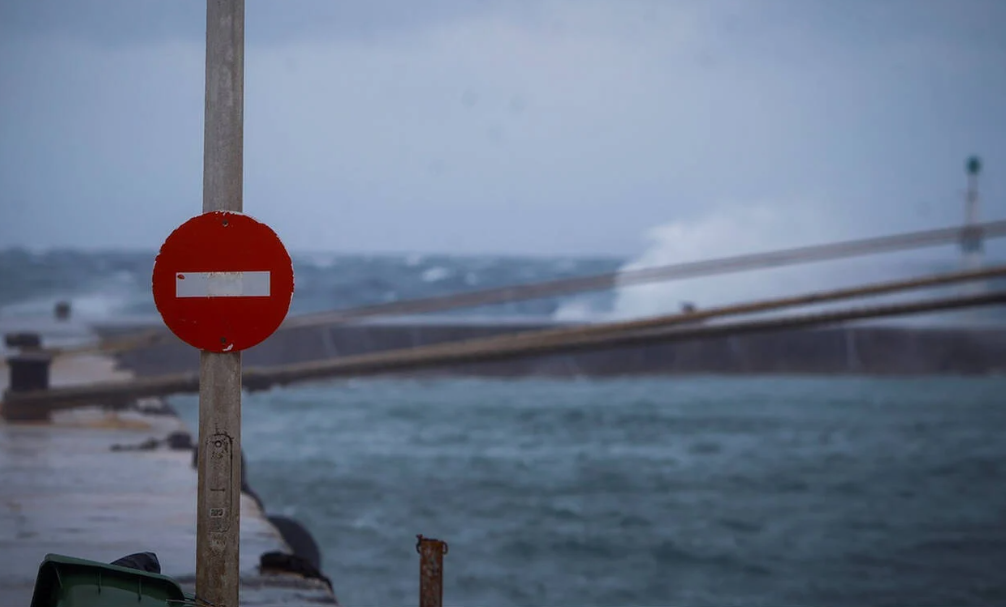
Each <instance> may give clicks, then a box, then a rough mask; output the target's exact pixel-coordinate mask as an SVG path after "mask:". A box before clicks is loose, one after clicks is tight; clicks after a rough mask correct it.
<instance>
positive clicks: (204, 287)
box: [153, 211, 293, 352]
mask: <svg viewBox="0 0 1006 607" xmlns="http://www.w3.org/2000/svg"><path fill="white" fill-rule="evenodd" d="M153 291H154V304H155V305H156V306H157V311H158V312H160V313H161V317H162V318H163V319H164V324H166V325H167V326H168V328H169V329H171V331H172V332H173V333H174V334H175V335H177V336H178V337H179V339H181V340H182V341H184V342H185V343H187V344H189V345H191V346H195V347H196V348H199V349H200V350H207V351H209V352H237V351H240V350H245V349H247V348H250V347H252V346H254V345H256V344H258V343H260V342H262V341H263V340H264V339H265V338H267V337H269V336H270V335H272V333H273V332H274V331H275V330H276V329H277V328H279V326H280V324H281V323H282V322H283V319H284V318H286V314H287V312H288V311H289V309H290V301H291V299H292V298H293V263H292V262H291V260H290V254H289V253H287V250H286V247H284V246H283V243H282V242H281V241H280V239H279V237H278V236H276V233H275V232H273V231H272V230H271V229H270V228H269V226H267V225H265V224H263V223H260V222H258V221H256V220H254V219H252V218H251V217H248V216H247V215H242V214H241V213H233V212H228V211H213V212H210V213H204V214H202V215H198V216H196V217H193V218H192V219H190V220H188V221H186V222H185V223H183V224H182V225H181V226H179V227H178V228H177V229H176V230H175V231H174V232H172V233H171V235H170V236H168V239H167V240H166V241H164V245H162V246H161V251H160V253H158V255H157V259H156V260H155V261H154V274H153Z"/></svg>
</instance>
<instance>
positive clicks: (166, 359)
mask: <svg viewBox="0 0 1006 607" xmlns="http://www.w3.org/2000/svg"><path fill="white" fill-rule="evenodd" d="M554 326H555V325H551V324H547V323H514V322H493V321H484V322H474V323H473V322H460V321H452V320H427V321H418V320H417V321H406V322H400V321H399V322H368V323H362V324H354V325H336V326H329V327H307V328H300V329H289V330H284V331H280V332H277V333H276V334H274V335H273V336H272V337H270V338H269V339H268V340H267V341H266V342H264V343H262V344H261V345H259V346H257V347H255V348H252V349H251V350H248V351H246V352H245V355H244V363H245V366H246V367H270V366H275V365H282V364H289V363H297V362H306V361H312V360H319V359H325V358H331V357H335V356H349V355H354V354H364V353H370V352H378V351H382V350H391V349H396V348H412V347H417V346H424V345H430V344H436V343H444V342H450V341H461V340H469V339H478V338H483V337H490V336H494V335H502V334H507V333H514V332H517V331H529V330H534V329H543V328H549V327H554ZM98 330H99V332H101V333H104V334H106V335H110V334H113V333H118V332H121V331H123V330H124V328H123V327H117V328H116V327H99V328H98ZM118 359H119V364H120V365H121V366H123V367H124V368H126V369H128V370H130V371H133V372H134V373H136V374H138V375H141V376H149V375H157V374H162V373H172V372H182V371H196V370H198V368H199V356H198V354H197V353H196V352H195V351H194V350H193V349H192V348H191V347H189V346H187V345H184V344H182V343H181V342H176V343H170V344H165V345H161V346H157V347H152V348H147V349H142V350H136V351H133V352H127V353H123V354H120V355H119V356H118ZM1003 373H1006V329H1000V328H994V329H963V328H915V327H880V326H847V327H835V328H828V329H816V330H798V331H784V332H778V333H762V334H749V335H738V336H734V337H728V338H717V339H706V340H701V341H690V342H678V343H667V344H657V345H646V346H638V347H628V348H618V349H611V350H603V351H594V352H582V353H574V354H568V355H553V356H544V357H538V358H526V359H519V360H513V361H505V362H494V363H478V364H471V365H459V366H454V367H449V368H444V369H438V370H436V371H423V372H421V374H422V375H425V376H428V375H431V374H433V375H438V374H439V375H443V374H447V375H481V376H493V377H521V376H545V377H578V376H588V377H612V376H625V375H664V374H667V375H670V374H835V375H998V374H1003Z"/></svg>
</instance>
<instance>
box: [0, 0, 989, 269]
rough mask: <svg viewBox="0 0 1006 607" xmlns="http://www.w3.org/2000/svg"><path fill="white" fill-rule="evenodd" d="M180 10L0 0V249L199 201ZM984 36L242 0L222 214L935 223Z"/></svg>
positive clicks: (288, 226) (377, 238)
mask: <svg viewBox="0 0 1006 607" xmlns="http://www.w3.org/2000/svg"><path fill="white" fill-rule="evenodd" d="M204 19H205V3H204V2H203V1H202V0H73V1H66V0H20V1H15V0H0V96H2V98H0V212H2V215H0V246H10V245H26V246H32V247H49V246H87V247H102V248H106V247H130V248H136V247H141V248H148V249H153V248H156V247H157V246H159V244H160V243H161V242H162V241H163V239H164V237H165V236H167V234H168V233H169V232H170V231H171V230H172V229H173V228H174V227H175V226H176V225H177V224H179V223H181V222H182V221H184V220H185V219H187V218H188V217H189V216H191V215H193V214H196V213H198V212H199V211H200V209H201V183H202V181H201V170H202V117H203V116H202V112H203V61H204V55H203V52H204V51H203V42H204V39H203V36H204V32H205V30H204ZM1003 32H1006V1H1003V0H843V1H841V2H839V1H836V0H786V1H783V0H732V1H730V0H701V1H700V0H695V1H685V0H681V1H678V0H653V1H649V2H647V1H642V0H640V1H636V0H606V1H600V0H596V1H595V0H555V1H544V2H538V1H531V0H508V1H499V2H492V1H489V2H474V1H471V0H441V1H429V0H428V1H425V2H413V1H406V0H401V1H399V2H392V1H381V0H368V1H366V2H363V1H358V2H336V1H333V0H297V1H295V2H294V1H282V2H281V1H279V0H273V1H266V0H248V1H247V54H246V76H245V78H246V80H245V83H246V101H245V111H246V113H245V144H246V145H245V154H246V156H245V210H246V212H248V213H249V214H251V215H253V216H256V217H258V218H260V219H262V220H264V221H266V222H268V223H270V224H271V225H272V226H273V227H274V228H275V229H276V230H277V231H278V232H279V233H280V235H281V237H283V239H284V240H285V241H286V242H287V244H288V246H289V247H290V248H292V249H300V250H303V249H313V250H333V251H363V252H383V251H396V252H398V251H420V252H430V251H439V252H466V253H470V252H484V253H498V252H506V253H538V254H611V253H614V254H631V253H633V252H635V251H638V250H639V249H640V248H641V247H643V246H645V241H644V235H645V234H646V233H647V231H648V230H650V229H651V228H653V227H654V226H659V225H662V224H667V223H670V222H676V223H677V224H679V225H681V226H684V227H685V229H687V226H689V225H692V224H695V225H705V226H709V225H719V223H718V222H717V221H716V220H713V219H711V218H715V217H734V218H743V217H745V215H744V213H741V212H739V211H738V209H750V208H755V207H757V208H761V209H768V210H769V212H774V213H775V214H776V217H777V220H776V222H775V225H776V228H774V229H775V233H774V234H772V235H769V234H764V235H763V236H762V237H761V239H760V240H759V239H756V240H759V242H763V243H764V244H772V243H773V242H775V241H777V240H779V239H780V238H783V237H794V238H795V237H798V236H800V235H801V234H804V233H806V234H813V236H814V238H825V237H830V236H832V235H834V236H836V237H837V236H847V235H871V234H879V233H886V232H892V231H898V230H904V229H914V228H920V227H927V226H937V225H946V224H949V223H950V222H958V221H960V220H961V217H962V214H963V210H962V204H961V202H960V199H961V192H962V189H963V185H964V178H963V163H964V159H965V158H966V157H967V155H969V154H971V153H979V154H980V155H981V156H982V157H983V159H984V160H985V164H986V173H985V175H984V176H983V182H982V187H983V193H984V196H985V198H984V201H985V215H986V217H991V216H995V217H1003V216H1006V213H1004V212H1003V211H1004V210H1006V205H1004V204H1003V198H1004V195H1006V36H1004V35H1003ZM793 209H796V210H797V211H798V212H797V213H796V215H794V216H793V217H796V216H797V215H798V216H800V217H804V218H805V219H804V220H801V221H802V223H800V222H798V221H797V220H796V219H793V220H792V223H789V222H790V220H789V219H787V218H788V217H790V215H789V213H790V212H791V210H793ZM808 217H809V218H810V219H806V218H808ZM735 222H743V219H736V220H735ZM808 222H810V223H814V222H816V223H817V225H816V227H813V229H811V228H808V227H807V226H808ZM779 226H783V228H782V229H781V233H780V228H779ZM713 253H715V252H713Z"/></svg>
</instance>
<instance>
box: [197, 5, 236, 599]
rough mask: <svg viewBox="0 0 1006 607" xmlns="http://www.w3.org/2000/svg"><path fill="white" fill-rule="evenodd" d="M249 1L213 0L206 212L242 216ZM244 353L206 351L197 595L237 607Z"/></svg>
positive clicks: (201, 378) (205, 154) (208, 54)
mask: <svg viewBox="0 0 1006 607" xmlns="http://www.w3.org/2000/svg"><path fill="white" fill-rule="evenodd" d="M244 32H245V3H244V0H206V107H205V121H204V124H203V129H204V131H203V212H204V213H205V212H209V211H237V212H240V211H242V210H243V202H242V196H243V190H242V179H243V160H244V157H243V154H244V47H245V39H244ZM240 453H241V353H240V352H225V353H216V352H205V351H204V352H201V353H200V365H199V456H200V457H199V461H198V462H197V463H198V475H199V483H198V486H199V488H198V496H197V498H196V499H197V502H198V504H197V514H196V594H197V595H198V596H199V598H200V599H202V600H203V601H205V602H207V603H209V604H212V605H214V606H215V607H238V594H239V586H240V576H239V571H240V564H239V562H238V561H239V554H240V540H241V457H240Z"/></svg>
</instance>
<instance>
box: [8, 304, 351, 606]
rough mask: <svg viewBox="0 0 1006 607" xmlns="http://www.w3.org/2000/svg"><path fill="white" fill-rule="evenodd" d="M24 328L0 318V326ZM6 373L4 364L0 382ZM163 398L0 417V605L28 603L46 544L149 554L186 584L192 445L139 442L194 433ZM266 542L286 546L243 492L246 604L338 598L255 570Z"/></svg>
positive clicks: (79, 362) (92, 370) (102, 370)
mask: <svg viewBox="0 0 1006 607" xmlns="http://www.w3.org/2000/svg"><path fill="white" fill-rule="evenodd" d="M23 328H24V327H15V326H14V325H12V324H11V323H9V322H0V333H6V332H9V331H12V330H20V329H23ZM60 330H61V332H62V334H63V336H62V337H63V338H64V339H65V340H70V339H71V338H72V339H73V340H75V341H78V342H79V341H86V340H89V339H93V336H91V335H90V334H89V333H88V329H87V328H86V327H83V326H77V327H75V328H74V330H71V328H70V327H68V326H66V325H62V326H61V327H60ZM45 341H46V340H45V338H44V337H43V342H45ZM51 373H52V375H51V377H52V384H53V385H73V384H80V383H90V382H94V381H99V380H109V379H128V378H129V377H130V376H131V375H132V374H131V372H128V371H122V370H117V369H116V365H115V362H114V361H113V360H111V359H109V358H105V357H102V356H77V357H66V358H57V359H56V361H55V362H54V364H53V367H52V371H51ZM7 381H8V370H7V368H6V365H4V366H2V367H0V389H6V387H7ZM162 404H163V403H159V402H156V401H155V402H146V403H139V404H138V405H139V406H138V407H136V408H135V409H133V410H128V411H105V410H102V409H101V408H97V407H94V408H86V409H75V410H71V411H64V412H59V413H56V414H55V415H54V416H53V419H52V421H51V423H18V424H10V423H5V422H2V421H0V606H3V607H7V606H11V607H15V606H18V605H24V606H27V605H28V604H29V603H30V602H31V595H32V590H33V586H34V582H35V576H36V573H37V571H38V566H39V564H40V563H41V561H42V559H43V558H44V557H45V555H46V554H47V553H57V554H63V555H67V556H73V557H78V558H84V559H89V560H95V561H100V562H106V563H108V562H111V561H114V560H115V559H118V558H120V557H123V556H126V555H128V554H131V553H135V552H146V551H149V552H154V553H155V554H157V557H158V559H159V560H160V563H161V568H162V573H164V574H166V575H168V576H171V577H174V578H176V579H177V580H178V581H179V582H180V583H181V584H182V587H183V588H185V589H186V591H188V592H192V591H193V589H194V588H193V585H194V582H195V571H196V568H195V558H196V480H197V475H196V470H195V469H194V468H193V466H192V460H193V454H192V450H191V448H175V449H172V448H171V447H170V446H168V445H163V444H162V445H159V446H157V447H156V448H153V449H150V448H148V449H135V447H137V446H139V445H140V444H142V443H144V442H145V441H148V440H149V439H156V440H163V439H165V437H167V436H169V435H171V434H172V433H189V432H190V431H189V429H188V428H186V427H185V425H184V424H183V423H182V421H181V420H180V419H179V418H178V417H177V416H175V415H174V414H173V413H172V412H170V410H168V411H165V410H164V409H163V407H161V406H160V405H162ZM192 439H193V441H192V442H193V443H195V442H196V441H195V437H194V436H193V437H192ZM116 446H118V447H116ZM122 447H125V449H120V448H122ZM117 449H119V450H117ZM272 551H279V552H285V553H291V552H292V549H291V548H290V546H288V545H287V544H286V542H284V540H283V537H282V536H281V535H280V533H279V532H278V531H277V530H276V529H275V528H274V527H273V526H272V525H271V524H270V523H269V521H268V520H267V518H266V514H265V513H264V512H263V511H262V509H261V508H260V507H259V505H258V503H257V502H256V500H255V499H254V498H252V497H251V496H249V495H247V494H242V496H241V546H240V573H241V605H250V606H261V607H266V606H279V605H307V604H311V605H317V604H326V603H327V604H336V601H335V597H334V595H333V593H332V592H331V591H330V589H329V587H328V585H327V584H326V583H324V582H323V581H321V580H318V579H306V578H304V577H301V576H298V575H293V574H289V575H286V574H263V573H262V572H260V571H259V557H260V556H261V555H262V554H263V553H267V552H272Z"/></svg>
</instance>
